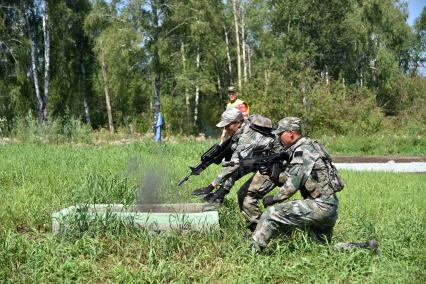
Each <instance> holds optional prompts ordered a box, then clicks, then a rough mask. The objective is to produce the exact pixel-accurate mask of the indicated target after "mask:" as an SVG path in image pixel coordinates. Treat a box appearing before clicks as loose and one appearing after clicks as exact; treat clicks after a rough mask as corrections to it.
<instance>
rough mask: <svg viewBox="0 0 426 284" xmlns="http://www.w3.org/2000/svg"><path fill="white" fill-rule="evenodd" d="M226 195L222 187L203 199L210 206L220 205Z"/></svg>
mask: <svg viewBox="0 0 426 284" xmlns="http://www.w3.org/2000/svg"><path fill="white" fill-rule="evenodd" d="M227 194H228V191H227V190H225V189H224V188H223V187H220V188H219V189H218V190H216V192H214V193H209V194H208V195H206V196H205V197H204V198H203V199H204V200H205V201H207V202H208V203H210V204H212V203H214V204H222V203H223V201H224V200H225V196H226V195H227Z"/></svg>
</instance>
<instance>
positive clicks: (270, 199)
mask: <svg viewBox="0 0 426 284" xmlns="http://www.w3.org/2000/svg"><path fill="white" fill-rule="evenodd" d="M262 201H263V207H265V208H266V207H268V206H272V205H274V204H275V203H276V201H275V200H274V197H273V196H271V195H268V196H265V197H264V198H263V200H262Z"/></svg>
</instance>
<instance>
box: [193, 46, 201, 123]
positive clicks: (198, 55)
mask: <svg viewBox="0 0 426 284" xmlns="http://www.w3.org/2000/svg"><path fill="white" fill-rule="evenodd" d="M199 68H200V52H199V51H198V50H197V71H198V69H199ZM199 99H200V87H199V85H198V79H197V80H196V82H195V105H194V123H195V124H197V120H198V103H199Z"/></svg>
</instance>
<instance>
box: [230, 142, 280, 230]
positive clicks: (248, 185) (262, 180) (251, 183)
mask: <svg viewBox="0 0 426 284" xmlns="http://www.w3.org/2000/svg"><path fill="white" fill-rule="evenodd" d="M282 150H283V148H282V146H281V144H280V143H279V142H278V140H275V141H274V146H273V149H272V152H275V153H278V152H280V151H282ZM275 186H276V184H275V182H273V181H272V180H271V179H270V178H269V176H267V175H262V174H261V173H259V172H256V173H255V174H254V175H253V176H252V177H251V178H250V179H248V180H247V181H246V182H245V183H244V184H243V186H241V188H240V190H239V191H238V193H237V196H238V205H239V207H240V210H241V213H242V214H243V216H244V217H245V218H246V219H247V221H249V222H250V223H257V222H258V220H259V218H260V215H261V212H260V209H259V199H262V198H263V197H264V196H265V195H266V194H268V193H269V192H270V191H272V190H273V189H274V188H275Z"/></svg>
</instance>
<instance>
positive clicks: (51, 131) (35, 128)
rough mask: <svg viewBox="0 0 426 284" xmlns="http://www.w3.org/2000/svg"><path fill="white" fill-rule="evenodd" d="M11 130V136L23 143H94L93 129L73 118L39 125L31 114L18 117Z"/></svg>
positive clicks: (68, 117) (69, 117) (67, 117)
mask: <svg viewBox="0 0 426 284" xmlns="http://www.w3.org/2000/svg"><path fill="white" fill-rule="evenodd" d="M11 128H12V131H11V136H12V137H13V138H16V139H18V140H19V141H21V142H30V143H40V142H41V143H56V144H57V143H92V132H93V131H92V128H91V127H90V126H89V125H87V124H84V123H82V122H81V120H80V119H78V118H75V117H72V116H66V117H65V118H64V119H56V120H52V119H50V120H49V121H48V122H46V123H44V124H39V123H38V121H37V119H36V118H35V117H34V116H33V115H32V113H31V112H29V113H28V114H27V115H26V116H25V117H17V118H16V119H15V120H14V121H13V123H12V127H11Z"/></svg>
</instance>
